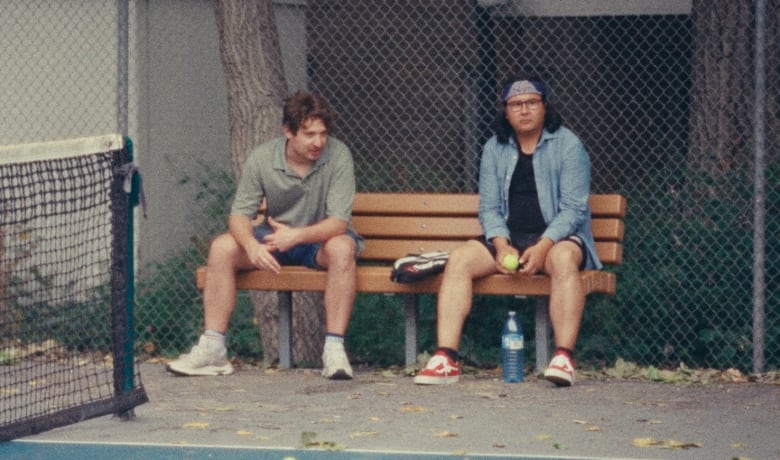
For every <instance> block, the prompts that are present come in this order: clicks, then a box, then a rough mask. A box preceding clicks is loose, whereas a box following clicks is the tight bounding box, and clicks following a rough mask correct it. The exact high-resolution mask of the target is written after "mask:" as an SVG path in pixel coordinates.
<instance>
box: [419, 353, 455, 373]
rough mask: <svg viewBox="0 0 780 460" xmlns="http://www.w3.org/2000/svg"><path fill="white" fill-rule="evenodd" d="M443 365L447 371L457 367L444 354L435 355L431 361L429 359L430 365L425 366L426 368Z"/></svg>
mask: <svg viewBox="0 0 780 460" xmlns="http://www.w3.org/2000/svg"><path fill="white" fill-rule="evenodd" d="M439 367H441V368H442V369H443V370H444V371H445V372H449V371H451V370H453V369H454V368H455V367H454V366H453V365H452V364H450V360H449V359H448V358H447V357H446V356H443V355H433V357H432V358H431V360H430V361H428V365H427V366H425V368H426V369H432V370H434V369H438V368H439Z"/></svg>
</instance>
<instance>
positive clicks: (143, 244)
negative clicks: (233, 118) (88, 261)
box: [131, 0, 306, 266]
mask: <svg viewBox="0 0 780 460" xmlns="http://www.w3.org/2000/svg"><path fill="white" fill-rule="evenodd" d="M301 6H302V2H301V1H300V0H286V1H277V2H275V14H276V17H277V22H278V24H279V26H278V28H279V33H280V42H281V43H282V45H283V47H282V54H283V59H284V61H285V73H286V79H287V81H288V87H289V88H290V89H291V90H294V89H299V88H305V86H306V67H305V66H306V55H305V51H304V46H305V27H304V21H303V19H304V18H303V10H302V9H301ZM136 36H137V37H139V39H140V42H139V52H138V59H139V64H138V66H137V67H136V70H137V71H138V74H137V75H136V76H135V78H134V79H135V80H136V81H138V82H139V85H140V88H139V99H138V104H139V105H138V126H137V128H138V129H137V134H136V135H135V138H137V141H138V145H137V149H136V150H137V154H136V158H137V163H138V164H139V166H140V167H141V170H142V172H143V178H144V188H145V192H146V198H147V202H148V219H147V220H140V219H139V220H140V222H139V224H138V231H139V237H138V242H139V243H138V258H139V266H142V265H143V264H144V263H145V262H149V261H151V260H161V259H162V258H164V257H165V256H166V255H168V254H171V253H172V252H174V251H176V250H178V249H180V248H183V247H185V246H187V245H191V242H190V237H191V236H192V234H193V231H192V229H193V227H197V226H198V225H199V224H200V220H201V213H200V204H199V203H198V202H196V201H195V196H196V195H197V194H198V192H200V191H202V187H200V186H199V185H198V181H199V180H201V179H207V178H208V174H209V171H215V170H224V171H228V172H229V171H230V168H231V167H230V139H229V128H228V108H227V89H226V84H225V79H224V74H223V69H222V63H221V61H220V54H219V36H218V32H217V25H216V21H215V18H214V10H213V6H212V3H211V1H209V0H154V1H147V2H145V4H144V5H143V7H142V8H139V11H138V30H137V35H136ZM131 131H132V130H131ZM131 134H132V133H131ZM280 134H281V130H280ZM229 205H230V203H229V202H226V203H224V206H225V207H228V206H229Z"/></svg>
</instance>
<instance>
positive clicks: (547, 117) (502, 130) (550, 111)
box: [495, 73, 563, 144]
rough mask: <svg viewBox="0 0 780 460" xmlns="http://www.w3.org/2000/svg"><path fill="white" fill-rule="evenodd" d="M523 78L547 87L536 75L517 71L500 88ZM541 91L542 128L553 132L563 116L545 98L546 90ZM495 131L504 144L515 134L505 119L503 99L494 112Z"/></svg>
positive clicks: (561, 121) (500, 141)
mask: <svg viewBox="0 0 780 460" xmlns="http://www.w3.org/2000/svg"><path fill="white" fill-rule="evenodd" d="M523 80H528V81H532V82H537V83H539V84H541V86H542V87H543V88H547V85H545V84H544V82H543V81H542V79H541V78H539V76H538V75H535V74H530V73H517V74H514V75H512V76H510V77H509V78H507V79H506V81H505V82H504V85H503V86H502V88H507V87H508V86H510V85H512V83H514V82H516V81H523ZM543 92H544V93H545V94H542V102H543V103H544V129H546V130H547V131H549V132H551V133H554V132H555V131H557V130H558V128H560V127H561V125H562V124H563V118H561V116H560V114H558V111H557V110H555V107H554V106H553V104H552V103H551V102H550V101H549V100H548V99H547V91H546V90H545V91H543ZM495 133H496V138H497V139H498V142H499V143H501V144H506V143H507V142H509V139H510V138H512V137H514V135H515V131H514V129H513V128H512V125H510V124H509V121H507V119H506V102H504V101H501V107H500V108H499V109H498V112H497V113H496V126H495Z"/></svg>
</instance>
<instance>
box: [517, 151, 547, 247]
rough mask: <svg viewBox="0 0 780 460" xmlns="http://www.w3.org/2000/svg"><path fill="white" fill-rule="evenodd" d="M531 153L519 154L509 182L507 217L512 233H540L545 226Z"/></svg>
mask: <svg viewBox="0 0 780 460" xmlns="http://www.w3.org/2000/svg"><path fill="white" fill-rule="evenodd" d="M533 159H534V156H533V155H526V154H524V153H520V154H519V158H518V159H517V165H516V166H515V171H514V173H512V182H510V184H509V219H508V220H507V225H508V226H509V230H510V231H511V232H512V233H542V232H544V230H545V229H546V228H547V225H546V224H545V223H544V217H542V209H541V208H540V207H539V196H538V194H537V192H536V181H534V164H533Z"/></svg>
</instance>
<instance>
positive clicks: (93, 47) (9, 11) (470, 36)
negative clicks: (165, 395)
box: [0, 0, 780, 370]
mask: <svg viewBox="0 0 780 460" xmlns="http://www.w3.org/2000/svg"><path fill="white" fill-rule="evenodd" d="M129 3H130V20H129V24H130V26H129V31H130V50H129V51H130V53H129V54H130V57H129V60H130V70H129V73H128V75H124V76H123V75H119V76H117V73H116V72H115V68H116V67H115V66H116V65H117V64H116V60H117V55H118V53H117V50H116V43H117V40H116V36H117V29H118V26H117V19H116V18H117V15H116V10H117V8H116V5H115V4H114V2H113V1H108V0H106V1H103V2H99V1H91V0H82V1H80V2H75V1H74V2H44V1H42V0H36V1H32V2H30V1H25V2H22V1H21V0H17V1H13V0H3V2H2V3H0V10H2V14H0V50H2V55H3V56H4V58H5V59H4V61H5V64H6V65H5V66H4V68H3V70H0V77H2V78H0V81H3V83H0V88H3V93H8V95H7V96H6V94H4V100H5V101H7V102H10V105H9V104H8V103H7V104H6V107H7V109H6V111H5V112H4V113H3V114H0V126H4V127H5V126H8V127H11V128H12V129H11V130H9V131H8V132H6V133H3V135H2V136H0V143H16V142H26V141H32V140H46V139H47V138H50V137H54V138H58V137H72V136H81V135H89V134H95V133H97V132H104V131H106V130H114V129H115V126H116V123H117V122H116V116H117V115H116V111H117V107H116V105H117V103H118V102H117V101H119V98H118V97H117V96H115V94H116V88H117V87H118V85H119V83H120V82H118V81H117V80H120V81H121V80H122V79H123V78H127V80H128V81H129V87H130V93H131V95H130V103H129V109H126V110H129V111H130V112H131V116H130V132H129V134H130V136H131V137H133V138H135V139H136V141H137V143H138V145H140V146H142V147H141V148H139V149H138V151H137V156H138V157H139V158H140V159H141V163H142V164H143V158H150V157H155V156H159V155H164V152H159V151H157V150H155V145H154V143H151V142H148V139H147V138H146V137H147V136H150V134H149V130H147V129H140V128H139V129H138V130H137V131H134V126H141V127H142V126H145V122H144V120H143V118H144V115H143V113H145V112H144V111H142V110H137V107H138V106H139V105H143V104H149V103H150V102H149V101H148V100H146V99H144V95H143V94H144V93H143V91H141V90H139V89H138V88H144V85H147V84H148V81H146V80H144V79H145V78H146V77H145V75H148V74H149V73H152V72H154V66H151V65H149V63H148V62H146V61H144V59H145V57H144V55H143V54H144V53H143V52H141V51H139V50H140V49H141V47H142V45H144V43H145V45H144V46H146V47H148V48H144V49H154V50H155V52H156V53H158V54H160V53H162V54H165V53H169V55H170V56H171V57H170V59H171V60H174V56H177V55H180V54H181V53H182V52H185V53H186V51H187V49H186V46H187V45H186V40H185V41H182V42H178V43H179V44H178V45H177V47H171V48H170V49H167V48H165V46H164V44H162V43H158V42H157V41H156V40H157V39H159V38H160V37H164V34H162V35H155V34H148V35H147V36H145V37H144V38H143V39H142V38H141V37H140V36H141V35H143V34H142V33H141V32H143V24H144V23H145V22H148V21H150V17H151V18H152V19H154V18H153V16H154V15H155V14H157V13H159V11H160V9H161V8H162V7H161V5H166V4H171V5H176V4H177V3H179V2H175V1H171V2H168V3H166V2H162V3H161V2H152V3H149V2H144V1H131V2H129ZM206 3H208V2H205V1H203V2H191V5H201V6H202V5H203V4H206ZM552 3H554V5H551V4H552ZM583 3H587V4H588V5H585V6H583V5H582V4H583ZM615 3H616V2H606V3H605V5H607V6H605V5H600V2H535V1H522V2H521V1H511V0H508V1H465V0H464V1H448V0H447V1H445V0H422V1H417V2H408V1H401V0H349V1H341V0H309V1H301V0H286V1H279V2H276V14H277V26H278V28H279V30H280V37H281V40H282V43H281V46H282V51H283V53H282V55H283V59H284V66H285V73H286V75H287V78H288V85H289V87H291V88H295V87H300V86H301V83H300V80H301V78H302V77H301V75H305V78H303V80H305V83H306V85H307V86H308V87H309V88H310V89H313V90H316V91H319V92H321V93H323V94H325V95H326V96H327V97H328V98H329V100H330V101H331V103H332V104H333V105H334V108H335V109H336V111H337V113H338V114H339V119H338V122H337V127H336V131H335V135H336V136H337V137H339V138H341V139H342V140H344V141H345V142H347V143H348V144H349V145H350V146H351V148H352V150H353V154H354V156H355V161H356V173H357V177H358V188H359V190H360V191H401V192H405V191H432V192H474V191H476V187H477V170H478V165H479V157H480V152H481V146H482V144H483V143H484V142H485V141H486V139H487V138H488V137H489V136H490V135H491V134H492V125H493V118H494V115H495V111H496V108H497V103H498V92H499V89H500V85H501V83H502V81H503V79H504V78H505V77H506V76H507V75H508V74H510V73H511V72H513V71H514V70H519V69H523V70H526V69H527V70H531V71H533V72H535V73H537V74H539V75H540V76H541V77H542V78H543V79H544V80H546V82H547V83H548V85H549V87H550V89H551V96H550V99H551V102H552V103H553V104H555V106H556V108H557V109H558V111H559V112H560V113H561V114H562V115H563V118H564V124H565V125H567V126H568V127H570V128H571V129H572V130H573V131H575V132H576V133H577V134H578V135H579V136H580V137H581V138H582V140H583V142H584V144H585V146H586V148H587V150H588V152H589V154H590V157H591V161H592V177H593V182H592V191H593V192H594V193H612V192H617V193H622V194H624V195H626V196H627V197H628V203H629V215H628V218H627V233H626V245H625V261H624V264H623V265H622V266H621V267H620V268H619V269H618V270H617V271H618V294H617V295H616V296H615V297H614V298H608V297H604V298H602V297H595V298H592V299H589V300H588V307H587V311H586V317H585V320H584V324H583V328H582V331H581V334H580V342H579V344H578V353H580V354H581V356H582V358H583V359H588V360H592V361H594V362H606V363H609V362H611V361H612V360H614V359H615V358H616V357H623V358H626V359H629V360H634V361H637V362H640V363H644V364H652V365H657V366H676V365H678V364H680V363H685V364H686V365H689V366H712V367H717V368H728V367H736V368H741V369H745V370H751V369H753V370H755V369H757V368H758V369H763V368H770V369H771V368H777V367H778V356H780V315H779V314H778V311H777V308H776V306H777V304H778V302H779V301H780V294H778V291H777V281H778V276H780V273H778V272H779V271H780V264H778V262H777V260H778V259H779V258H780V246H779V245H778V235H779V234H780V230H779V226H780V218H778V217H777V216H778V215H780V213H778V212H777V210H778V209H777V208H778V205H780V185H779V184H780V168H779V167H778V162H777V156H778V139H780V110H779V109H778V106H777V104H778V100H780V95H779V92H778V91H779V88H778V84H777V82H778V81H780V76H779V75H777V73H778V68H779V66H780V63H778V61H777V59H778V58H777V56H779V55H780V53H779V52H778V42H777V40H778V34H777V32H776V31H777V30H778V29H779V28H780V24H778V15H779V14H780V13H778V2H777V1H776V0H770V1H768V2H766V9H765V10H763V9H761V10H757V9H756V8H755V5H761V4H764V3H763V2H761V1H759V2H748V1H739V2H726V1H722V2H717V3H719V4H720V3H722V5H719V6H722V7H723V8H722V10H723V11H722V14H710V15H708V17H706V18H705V17H703V16H697V15H696V11H697V8H699V7H700V6H698V5H699V3H700V2H697V1H694V2H693V7H692V8H693V14H692V12H691V6H690V5H689V4H687V3H686V2H679V3H680V5H678V6H673V8H674V9H671V10H670V9H668V8H669V6H668V5H669V3H675V2H652V1H650V2H635V3H645V5H644V6H635V7H631V8H634V9H633V10H610V9H609V7H608V5H614V4H615ZM152 5H155V6H154V7H152ZM567 5H570V6H567ZM207 6H208V5H207ZM706 7H707V8H708V10H713V11H720V8H719V7H718V6H712V5H709V4H708V5H706ZM624 8H626V7H624ZM195 10H197V8H194V7H193V8H188V9H187V11H189V12H190V13H188V14H194V13H192V11H195ZM201 10H202V11H205V12H206V13H207V14H211V15H212V17H211V18H210V19H208V20H205V22H206V23H211V22H213V11H211V10H209V8H203V7H201ZM41 18H45V19H46V20H45V21H42V20H41ZM174 18H175V20H176V21H178V22H177V25H178V26H179V27H181V24H185V25H186V24H187V21H193V22H196V21H195V19H193V18H192V17H190V16H188V15H185V16H184V17H174V16H171V18H170V20H174ZM198 21H204V19H203V18H200V19H198ZM762 24H763V26H762ZM757 25H758V26H762V27H759V30H765V31H768V32H765V33H764V34H763V35H762V34H760V33H759V34H758V35H756V30H757ZM201 28H202V27H201ZM214 28H216V26H214ZM208 32H209V33H211V34H213V35H214V37H215V39H218V38H216V34H214V32H213V30H212V31H208ZM190 41H191V42H193V43H195V42H197V40H190ZM139 43H140V45H139ZM181 43H184V44H181ZM192 46H195V45H192ZM214 48H215V49H217V44H216V43H215V44H214ZM29 49H35V50H36V54H34V55H32V56H31V55H30V53H29V52H28V51H27V50H29ZM762 56H763V57H762ZM767 60H768V61H767ZM762 62H763V64H762ZM85 63H87V64H88V66H86V65H84V64H85ZM198 65H199V66H200V67H201V68H203V69H206V68H208V67H209V66H211V67H213V69H212V70H213V71H215V72H219V71H220V69H219V61H218V60H214V61H213V62H208V63H198ZM301 66H304V68H301ZM41 74H45V75H46V77H45V78H43V77H42V76H41ZM757 77H762V78H757ZM762 81H763V83H762ZM120 86H121V85H120ZM85 88H86V90H85ZM74 89H75V90H74ZM221 91H224V89H222V90H221ZM134 92H138V94H136V93H134ZM148 94H154V91H153V89H152V90H148ZM198 97H199V95H198V94H197V93H193V94H192V95H191V98H192V99H193V100H195V99H197V98H198ZM85 101H86V102H87V104H86V105H88V106H89V107H90V110H86V109H85V108H84V106H85V104H84V102H85ZM756 101H759V102H760V101H763V103H764V104H766V105H765V106H763V107H762V106H761V104H760V103H759V105H758V106H756ZM9 106H10V110H9V109H8V107H9ZM136 110H137V112H136ZM206 112H208V111H207V110H203V111H202V112H198V113H196V114H194V115H193V114H192V113H189V114H186V116H187V117H193V116H195V117H198V116H203V117H208V116H209V115H208V114H207V113H206ZM20 113H21V114H23V116H21V117H20V116H18V115H17V114H20ZM136 116H137V117H138V121H134V120H136ZM181 116H182V117H185V114H183V113H182V114H181ZM761 117H765V119H764V120H765V121H763V122H762V121H761V120H762V118H761ZM106 120H108V121H106ZM218 121H219V122H220V123H221V122H222V121H223V120H218ZM217 124H219V123H217ZM51 126H58V127H62V128H61V129H56V130H55V129H51ZM3 129H5V128H3ZM226 129H227V127H226V126H225V128H224V130H226ZM96 130H97V131H96ZM190 134H191V135H193V136H197V135H198V134H197V133H190ZM143 146H145V147H146V150H144V148H143ZM225 152H226V153H225V155H228V153H227V146H225ZM189 162H190V163H191V164H200V162H201V160H200V159H198V158H191V159H190V160H189ZM229 164H230V163H229V160H227V158H226V159H225V160H224V161H222V162H219V163H218V164H217V163H207V166H206V167H204V168H197V167H191V168H190V169H189V170H188V171H180V170H173V171H160V170H145V171H144V173H145V181H147V182H148V181H150V180H152V181H153V180H154V178H155V176H157V177H167V178H168V179H167V180H171V178H173V179H174V180H176V181H177V182H179V183H181V189H182V190H183V191H184V192H183V193H188V194H191V195H192V197H193V200H194V203H195V204H196V206H194V208H197V209H198V210H199V211H200V212H198V213H197V214H195V215H194V217H190V218H188V220H187V232H188V234H187V236H188V238H187V240H188V241H190V242H191V243H189V244H188V246H187V247H184V248H181V247H177V248H175V250H171V251H170V252H168V253H166V254H165V257H158V258H154V260H148V261H141V262H142V269H141V271H140V273H139V291H138V293H139V309H138V320H137V322H138V325H139V331H138V337H139V344H140V345H141V346H146V349H147V351H150V352H157V353H159V352H163V353H166V354H171V353H175V352H178V351H181V350H184V349H186V348H187V347H189V346H190V345H191V344H192V342H193V340H194V338H195V337H196V335H197V333H198V328H199V327H200V326H199V325H200V323H201V321H202V311H201V310H200V308H201V306H200V300H199V297H198V294H197V292H196V291H195V288H194V286H193V284H192V271H193V269H194V267H195V266H197V265H199V264H202V263H203V261H204V257H205V250H206V246H207V241H208V239H209V237H210V236H212V235H213V234H214V233H217V232H219V231H222V229H224V218H225V212H226V211H227V207H228V203H229V200H230V196H231V193H232V187H233V179H232V177H231V174H230V172H229V169H230V168H229V166H228V165H229ZM155 199H157V200H164V198H163V197H159V196H158V197H150V201H152V200H155ZM158 224H159V222H157V221H156V222H144V223H142V225H158ZM179 240H181V238H179ZM138 244H139V245H140V246H143V245H145V244H149V242H145V241H144V240H143V238H142V239H141V240H140V241H139V242H138ZM377 297H378V296H373V297H372V298H368V297H363V296H361V297H360V298H359V300H358V302H359V304H358V306H357V308H356V309H355V316H356V317H355V319H354V320H353V322H355V323H357V324H362V323H365V324H368V325H370V324H371V322H372V321H376V319H375V318H374V319H372V318H363V317H361V315H363V313H361V311H366V312H373V313H371V314H373V315H374V316H376V315H380V314H381V315H387V312H385V311H383V310H382V308H383V305H384V302H386V299H381V298H380V299H377ZM433 301H434V300H433V299H431V304H432V303H433ZM484 302H485V303H490V304H492V305H495V304H496V303H497V302H498V301H497V300H486V301H484ZM361 303H363V304H366V305H369V304H370V305H374V304H380V306H379V307H375V308H373V309H372V308H368V307H365V306H364V305H361ZM390 303H391V305H392V302H390ZM399 308H400V307H399ZM430 311H433V308H432V306H431V307H430ZM252 314H253V313H252V307H251V306H250V305H249V302H248V300H247V299H246V298H243V297H242V299H241V301H240V303H239V307H238V311H237V315H236V316H237V318H234V322H233V325H232V326H231V336H232V338H231V340H232V341H233V343H234V345H233V349H232V351H233V352H234V353H238V354H243V355H246V356H253V355H257V354H259V353H261V351H260V350H259V349H257V348H256V347H257V345H256V343H257V340H256V334H257V331H256V328H255V326H254V325H253V324H252V321H251V318H252ZM487 314H488V313H487V309H481V308H480V303H479V302H478V303H477V304H476V305H475V310H474V313H473V314H472V317H471V318H470V319H469V323H479V321H480V316H484V315H487ZM502 314H503V313H502ZM424 315H425V314H424ZM241 318H244V320H243V321H242V319H241ZM528 318H530V317H528ZM385 320H392V318H390V319H387V318H385V319H383V321H385ZM431 321H432V319H431ZM527 321H529V324H530V319H527ZM351 327H352V326H351ZM358 327H360V326H354V327H352V328H351V331H354V330H357V328H358ZM368 327H370V326H368ZM494 330H496V331H497V330H498V327H497V326H496V327H495V328H494ZM526 330H529V331H530V330H532V328H526ZM431 333H432V331H431ZM480 334H484V332H483V331H482V329H479V328H475V329H469V328H467V330H466V334H465V336H464V340H467V341H472V342H479V341H480ZM493 335H497V334H493ZM354 336H355V333H351V340H354V341H358V340H360V339H359V338H357V337H354ZM242 337H253V338H252V339H247V340H241V338H242ZM491 340H492V338H491ZM496 340H497V339H496ZM422 341H423V344H422V345H423V347H425V346H426V345H428V346H430V345H431V344H432V341H433V338H432V337H431V336H423V337H422ZM399 343H400V342H399ZM240 344H243V345H240ZM248 344H255V345H248ZM350 349H351V351H354V349H355V347H351V348H350ZM400 353H401V350H400V346H399V350H398V356H400ZM366 360H368V361H371V359H370V358H366ZM398 361H399V362H400V358H399V359H398Z"/></svg>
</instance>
